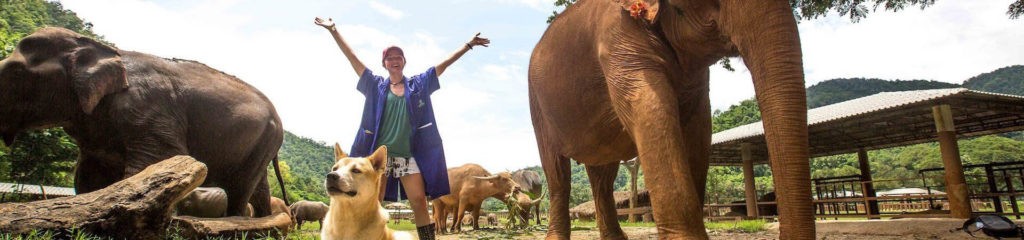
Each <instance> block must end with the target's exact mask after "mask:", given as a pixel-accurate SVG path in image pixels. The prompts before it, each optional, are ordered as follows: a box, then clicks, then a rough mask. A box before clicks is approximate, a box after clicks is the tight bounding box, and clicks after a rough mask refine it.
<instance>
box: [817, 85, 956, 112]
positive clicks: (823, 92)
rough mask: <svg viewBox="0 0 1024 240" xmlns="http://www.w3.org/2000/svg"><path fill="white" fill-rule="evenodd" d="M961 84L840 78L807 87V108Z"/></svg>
mask: <svg viewBox="0 0 1024 240" xmlns="http://www.w3.org/2000/svg"><path fill="white" fill-rule="evenodd" d="M957 87H960V85H957V84H952V83H944V82H937V81H930V80H895V81H887V80H882V79H877V78H867V79H865V78H838V79H832V80H827V81H823V82H820V83H818V84H815V85H813V86H811V87H809V88H807V108H808V109H811V108H816V107H821V106H825V105H829V104H833V103H838V102H843V101H847V100H851V99H856V98H860V97H864V96H869V95H872V94H876V93H880V92H897V91H910V90H922V89H938V88H957Z"/></svg>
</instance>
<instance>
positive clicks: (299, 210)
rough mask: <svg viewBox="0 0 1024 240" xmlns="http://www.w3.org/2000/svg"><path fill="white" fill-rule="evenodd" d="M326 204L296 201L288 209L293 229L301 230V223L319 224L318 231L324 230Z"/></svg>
mask: <svg viewBox="0 0 1024 240" xmlns="http://www.w3.org/2000/svg"><path fill="white" fill-rule="evenodd" d="M328 208H329V207H328V206H327V204H325V203H322V202H313V201H305V200H303V201H298V202H295V203H292V205H291V206H289V207H288V210H289V212H291V213H292V217H293V218H294V221H293V222H295V229H302V223H303V222H313V221H315V222H317V223H320V229H321V230H323V229H324V216H326V215H327V209H328Z"/></svg>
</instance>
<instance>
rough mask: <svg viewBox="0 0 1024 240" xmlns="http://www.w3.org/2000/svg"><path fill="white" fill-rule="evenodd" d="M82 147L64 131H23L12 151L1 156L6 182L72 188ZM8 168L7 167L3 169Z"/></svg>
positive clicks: (0, 166)
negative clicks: (74, 171) (79, 150)
mask: <svg viewBox="0 0 1024 240" xmlns="http://www.w3.org/2000/svg"><path fill="white" fill-rule="evenodd" d="M77 156H78V147H77V146H76V145H75V144H74V143H73V142H72V141H71V138H70V137H68V136H67V133H64V131H63V130H61V129H60V128H52V129H45V130H37V131H28V132H23V133H21V134H20V135H19V136H18V142H17V143H16V144H14V146H12V149H11V151H10V152H7V153H3V154H0V163H2V164H0V169H3V170H6V172H0V175H2V177H0V178H5V179H4V180H5V181H11V182H16V183H32V184H41V185H56V186H64V187H71V186H72V185H73V184H74V177H73V174H72V172H73V170H74V167H75V162H76V160H77ZM4 165H6V167H2V166H4Z"/></svg>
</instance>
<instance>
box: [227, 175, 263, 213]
mask: <svg viewBox="0 0 1024 240" xmlns="http://www.w3.org/2000/svg"><path fill="white" fill-rule="evenodd" d="M241 179H252V178H248V177H239V179H233V180H230V181H219V182H220V183H221V188H223V189H224V192H225V193H227V195H228V210H227V216H229V217H231V216H245V215H243V213H244V212H245V204H246V203H249V199H251V198H252V196H253V192H255V190H256V189H255V188H256V186H255V185H256V183H249V182H247V181H244V180H241Z"/></svg>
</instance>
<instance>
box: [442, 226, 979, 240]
mask: <svg viewBox="0 0 1024 240" xmlns="http://www.w3.org/2000/svg"><path fill="white" fill-rule="evenodd" d="M622 230H623V231H624V232H625V233H626V236H627V237H629V239H657V238H658V236H657V231H656V230H655V229H654V228H647V227H623V228H622ZM544 235H545V231H543V230H540V229H528V230H520V231H509V230H501V229H481V230H476V231H472V230H470V231H465V232H463V233H461V234H448V235H441V236H439V237H438V239H443V240H452V239H531V240H532V239H540V238H543V237H544ZM708 236H709V237H711V239H715V240H767V239H779V235H778V233H773V232H771V231H764V232H757V233H740V232H708ZM964 236H966V235H964ZM945 237H947V236H936V235H931V234H920V235H905V236H892V235H870V234H846V233H824V234H818V237H817V239H822V240H904V239H944V238H945ZM949 237H954V238H945V239H962V238H960V236H958V235H950V236H949ZM572 238H573V239H600V238H601V237H600V232H598V230H597V229H596V228H595V229H589V228H578V229H577V230H573V231H572ZM979 239H986V238H985V237H981V238H979Z"/></svg>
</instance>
